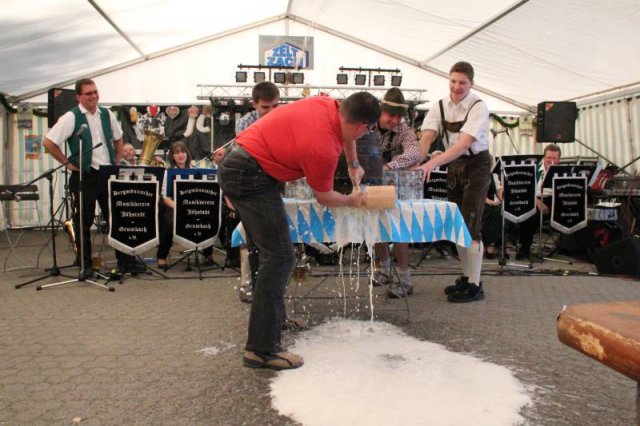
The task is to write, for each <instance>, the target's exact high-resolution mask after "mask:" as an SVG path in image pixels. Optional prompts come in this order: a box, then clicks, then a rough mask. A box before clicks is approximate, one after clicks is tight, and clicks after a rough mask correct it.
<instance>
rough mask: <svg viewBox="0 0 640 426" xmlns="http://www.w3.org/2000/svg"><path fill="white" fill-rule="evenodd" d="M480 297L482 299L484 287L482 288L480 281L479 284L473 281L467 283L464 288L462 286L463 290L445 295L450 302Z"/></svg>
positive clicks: (473, 299)
mask: <svg viewBox="0 0 640 426" xmlns="http://www.w3.org/2000/svg"><path fill="white" fill-rule="evenodd" d="M482 299H484V289H483V288H482V283H480V285H479V286H478V285H475V284H473V283H468V284H467V286H466V288H464V289H463V290H461V291H459V292H456V293H451V294H450V295H448V296H447V300H448V301H449V302H451V303H469V302H475V301H476V300H482Z"/></svg>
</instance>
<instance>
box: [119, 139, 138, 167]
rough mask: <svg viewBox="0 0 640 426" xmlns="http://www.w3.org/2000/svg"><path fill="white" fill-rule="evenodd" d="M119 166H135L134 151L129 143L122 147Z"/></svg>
mask: <svg viewBox="0 0 640 426" xmlns="http://www.w3.org/2000/svg"><path fill="white" fill-rule="evenodd" d="M120 164H121V165H123V166H135V165H136V164H137V159H136V149H135V148H134V147H133V145H131V144H130V143H129V142H126V143H125V144H124V145H123V146H122V160H121V161H120Z"/></svg>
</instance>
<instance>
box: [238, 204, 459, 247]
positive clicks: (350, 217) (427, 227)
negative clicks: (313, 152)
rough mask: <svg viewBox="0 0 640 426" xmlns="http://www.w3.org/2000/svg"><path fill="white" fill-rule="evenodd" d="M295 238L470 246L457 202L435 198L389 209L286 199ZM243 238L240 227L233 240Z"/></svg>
mask: <svg viewBox="0 0 640 426" xmlns="http://www.w3.org/2000/svg"><path fill="white" fill-rule="evenodd" d="M284 204H285V209H286V211H287V220H288V222H289V232H290V234H291V240H292V242H294V243H322V242H337V243H338V244H339V245H344V244H347V243H364V242H366V243H371V244H373V243H377V242H383V241H393V242H397V243H420V242H430V241H440V240H447V241H451V242H453V243H456V244H458V245H461V246H464V247H468V246H469V245H470V244H471V236H470V234H469V230H468V229H467V226H466V225H465V223H464V220H463V218H462V214H461V213H460V210H459V209H458V206H457V205H456V204H455V203H450V202H448V201H437V200H409V201H397V202H396V206H395V207H394V208H393V209H385V210H365V209H355V208H350V207H332V208H329V207H325V206H323V205H322V204H320V203H318V202H317V201H315V200H295V199H290V198H285V199H284ZM244 243H245V238H244V235H243V230H242V226H241V225H240V226H238V228H236V230H235V231H234V232H233V236H232V239H231V244H232V245H233V246H234V247H235V246H239V245H242V244H244Z"/></svg>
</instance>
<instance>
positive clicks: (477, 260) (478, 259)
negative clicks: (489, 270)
mask: <svg viewBox="0 0 640 426" xmlns="http://www.w3.org/2000/svg"><path fill="white" fill-rule="evenodd" d="M465 251H466V260H467V261H466V264H467V267H466V270H467V273H468V275H467V276H468V277H469V282H470V283H474V284H477V285H479V284H480V273H481V272H482V257H483V254H484V244H482V241H472V242H471V246H469V247H468V248H467V249H466V250H465ZM461 259H462V256H461ZM463 265H464V263H463ZM463 268H464V266H463ZM465 275H466V274H465Z"/></svg>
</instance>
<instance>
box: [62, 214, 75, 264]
mask: <svg viewBox="0 0 640 426" xmlns="http://www.w3.org/2000/svg"><path fill="white" fill-rule="evenodd" d="M62 229H63V230H64V233H65V234H67V237H68V238H69V241H70V242H71V247H73V253H74V254H75V255H76V257H77V256H78V247H77V246H76V231H74V229H73V218H70V219H67V220H65V221H64V222H63V223H62Z"/></svg>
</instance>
